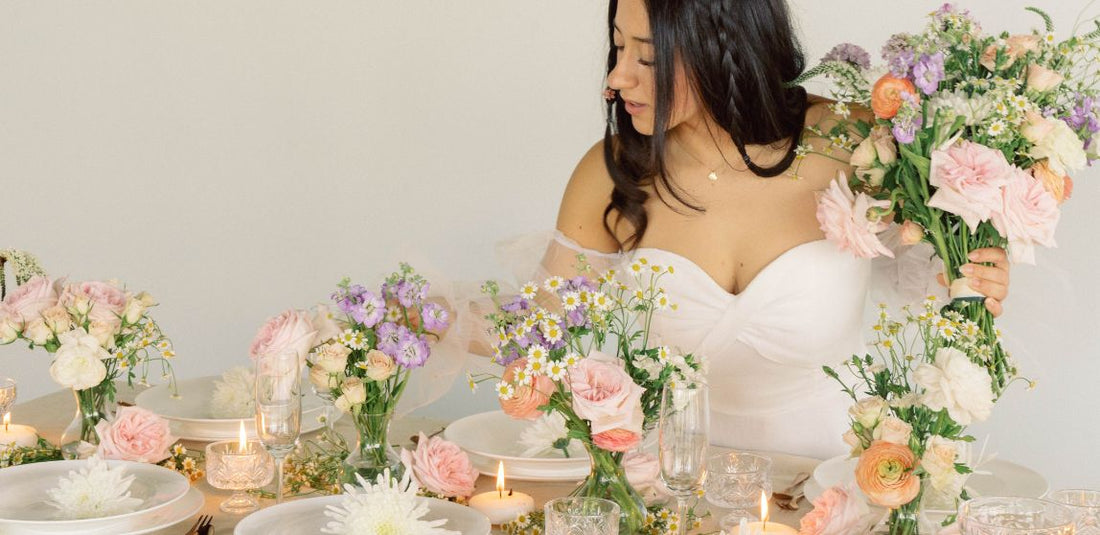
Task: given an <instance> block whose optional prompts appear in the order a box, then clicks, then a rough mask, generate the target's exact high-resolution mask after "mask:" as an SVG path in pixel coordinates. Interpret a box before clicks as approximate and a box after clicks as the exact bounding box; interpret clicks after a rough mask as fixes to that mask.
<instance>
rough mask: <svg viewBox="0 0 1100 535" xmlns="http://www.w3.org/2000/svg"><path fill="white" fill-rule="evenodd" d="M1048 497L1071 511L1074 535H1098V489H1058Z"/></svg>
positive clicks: (1099, 521) (1099, 518)
mask: <svg viewBox="0 0 1100 535" xmlns="http://www.w3.org/2000/svg"><path fill="white" fill-rule="evenodd" d="M1048 498H1049V499H1050V501H1053V502H1058V503H1060V504H1062V505H1065V506H1067V507H1069V508H1070V510H1071V511H1073V523H1074V524H1075V525H1076V526H1077V534H1076V535H1100V490H1086V489H1067V490H1059V491H1055V492H1052V493H1051V494H1050V495H1049V496H1048Z"/></svg>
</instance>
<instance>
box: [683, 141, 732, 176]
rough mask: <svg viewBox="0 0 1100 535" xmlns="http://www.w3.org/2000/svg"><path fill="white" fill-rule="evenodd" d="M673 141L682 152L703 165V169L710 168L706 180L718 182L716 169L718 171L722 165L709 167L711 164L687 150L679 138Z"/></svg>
mask: <svg viewBox="0 0 1100 535" xmlns="http://www.w3.org/2000/svg"><path fill="white" fill-rule="evenodd" d="M675 141H676V144H677V145H679V146H680V150H682V151H684V153H685V154H687V155H688V156H690V157H691V159H692V160H695V161H696V163H698V164H699V165H701V166H703V168H704V169H710V172H709V173H707V180H710V181H711V182H718V171H720V170H721V169H722V167H723V166H721V165H720V166H718V167H711V166H709V165H707V164H705V163H703V160H700V159H699V158H698V157H697V156H695V155H694V154H692V153H691V151H689V150H687V147H685V146H684V144H683V143H681V142H680V140H678V139H675ZM722 161H723V163H725V157H724V156H723V160H722Z"/></svg>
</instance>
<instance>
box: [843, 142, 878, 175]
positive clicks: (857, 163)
mask: <svg viewBox="0 0 1100 535" xmlns="http://www.w3.org/2000/svg"><path fill="white" fill-rule="evenodd" d="M848 163H849V164H851V165H852V167H855V168H858V169H864V168H867V167H871V166H872V165H874V164H875V142H874V141H873V140H872V139H871V138H870V137H867V138H865V139H864V140H863V141H860V142H859V145H856V148H855V150H853V151H852V157H851V158H850V159H849V160H848Z"/></svg>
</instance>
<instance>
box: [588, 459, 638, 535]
mask: <svg viewBox="0 0 1100 535" xmlns="http://www.w3.org/2000/svg"><path fill="white" fill-rule="evenodd" d="M586 448H587V449H588V455H589V457H590V458H591V459H592V469H591V471H590V472H589V473H588V477H586V478H585V479H584V481H582V482H581V485H580V486H579V487H577V488H576V489H575V490H574V491H573V492H572V493H570V496H577V497H588V498H604V499H606V500H611V501H613V502H615V503H617V504H619V510H620V517H619V533H639V532H640V531H641V529H642V527H643V526H644V525H645V518H646V508H645V500H643V499H642V496H641V494H638V491H636V490H634V487H633V486H631V485H630V481H628V480H627V479H626V471H624V470H623V464H622V457H623V454H622V453H613V452H610V451H607V450H603V449H600V448H597V447H595V446H591V445H586Z"/></svg>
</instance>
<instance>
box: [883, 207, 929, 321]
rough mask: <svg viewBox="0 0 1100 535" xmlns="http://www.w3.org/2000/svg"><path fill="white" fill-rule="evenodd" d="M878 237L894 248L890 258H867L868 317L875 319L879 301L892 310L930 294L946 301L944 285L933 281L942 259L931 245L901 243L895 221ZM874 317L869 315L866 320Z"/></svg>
mask: <svg viewBox="0 0 1100 535" xmlns="http://www.w3.org/2000/svg"><path fill="white" fill-rule="evenodd" d="M879 239H880V240H882V243H883V244H884V245H886V247H888V248H890V250H891V251H893V252H894V258H889V257H885V256H880V257H876V258H875V259H874V260H873V261H872V262H871V285H870V291H869V292H868V303H869V305H870V306H868V311H869V315H868V316H867V317H868V318H875V319H877V313H878V304H879V303H885V304H887V305H888V306H889V307H890V308H891V309H894V310H896V309H898V308H900V307H901V306H904V305H907V304H909V305H913V304H917V303H920V302H921V301H922V300H923V299H924V298H926V297H928V296H930V295H934V296H936V298H937V299H940V300H941V302H944V303H946V302H947V301H946V299H947V289H946V288H944V287H943V286H940V284H939V283H938V282H936V275H937V274H939V273H942V272H943V262H942V261H941V260H940V259H939V257H937V256H936V254H935V252H934V251H933V249H932V246H931V245H929V244H927V243H924V242H920V243H918V244H916V245H903V244H902V243H901V233H900V227H899V226H897V225H894V226H892V227H891V228H890V229H889V230H886V231H885V232H883V233H882V234H880V235H879ZM874 321H875V320H874V319H870V321H869V322H868V323H867V324H868V325H870V324H871V323H873V322H874Z"/></svg>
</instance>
